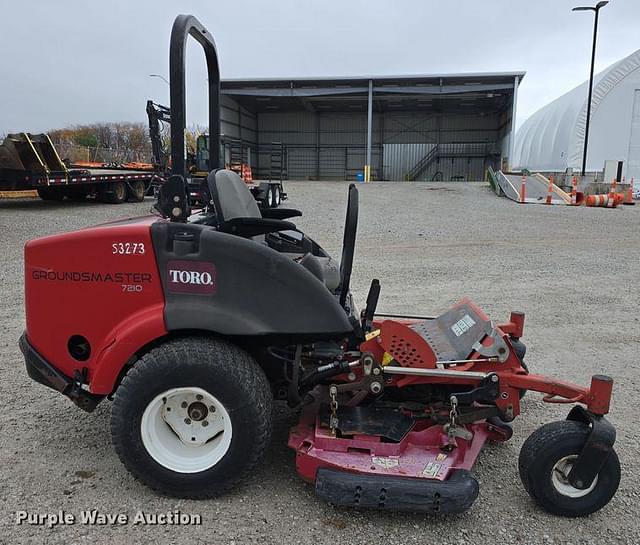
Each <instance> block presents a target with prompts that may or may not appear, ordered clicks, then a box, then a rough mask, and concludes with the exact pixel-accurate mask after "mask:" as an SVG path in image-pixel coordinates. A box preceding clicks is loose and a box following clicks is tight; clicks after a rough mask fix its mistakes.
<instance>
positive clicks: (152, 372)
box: [111, 337, 272, 498]
mask: <svg viewBox="0 0 640 545" xmlns="http://www.w3.org/2000/svg"><path fill="white" fill-rule="evenodd" d="M271 405H272V395H271V390H270V388H269V384H268V382H267V379H266V377H265V375H264V372H263V371H262V369H261V368H260V367H259V366H258V364H257V363H256V362H255V361H254V360H253V359H252V358H251V357H250V356H249V355H248V354H247V353H246V352H244V351H243V350H241V349H239V348H237V347H236V346H234V345H232V344H229V343H227V342H224V341H220V340H214V339H209V338H204V337H191V338H184V339H177V340H173V341H169V342H167V343H165V344H163V345H161V346H159V347H157V348H155V349H153V350H152V351H151V352H149V353H147V354H145V355H144V356H143V357H142V358H141V359H140V360H139V361H138V362H137V363H135V364H134V366H133V367H132V368H131V369H130V370H129V372H128V373H127V374H126V376H125V377H124V379H123V381H122V384H121V385H120V387H119V388H118V390H117V391H116V395H115V399H114V403H113V409H112V414H111V434H112V438H113V443H114V446H115V449H116V452H117V453H118V456H119V457H120V460H121V461H122V462H123V464H124V465H125V466H126V468H127V469H128V470H129V471H130V472H131V473H132V474H133V476H134V477H136V478H137V479H138V480H140V481H142V482H143V483H144V484H146V485H148V486H150V487H151V488H153V489H156V490H158V491H160V492H162V493H164V494H167V495H170V496H176V497H186V498H209V497H213V496H217V495H219V494H221V493H223V492H225V491H226V490H228V489H229V488H231V487H232V486H233V485H234V484H236V483H237V482H238V481H239V480H240V479H242V478H243V477H244V476H245V475H247V474H248V473H249V472H250V471H251V470H252V469H253V467H254V466H255V465H256V464H257V462H258V461H259V460H260V458H261V457H262V455H263V453H264V451H265V449H266V447H267V444H268V442H269V438H270V435H271V418H272V416H271Z"/></svg>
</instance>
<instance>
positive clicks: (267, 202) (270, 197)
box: [263, 186, 275, 208]
mask: <svg viewBox="0 0 640 545" xmlns="http://www.w3.org/2000/svg"><path fill="white" fill-rule="evenodd" d="M274 201H275V196H274V194H273V187H272V186H269V187H268V188H267V195H266V197H265V199H264V204H263V206H264V207H265V208H275V206H273V203H274Z"/></svg>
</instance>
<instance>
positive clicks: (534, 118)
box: [512, 50, 640, 171]
mask: <svg viewBox="0 0 640 545" xmlns="http://www.w3.org/2000/svg"><path fill="white" fill-rule="evenodd" d="M638 70H640V50H638V51H636V52H634V53H632V54H631V55H629V56H628V57H625V58H624V59H622V60H620V61H618V62H616V63H615V64H612V65H611V66H609V67H608V68H606V69H605V70H604V71H602V72H600V73H599V74H597V75H596V76H595V77H594V84H593V98H592V102H591V120H592V121H593V120H594V118H595V117H596V115H597V112H598V108H599V107H600V106H601V105H602V104H603V103H604V101H605V100H606V99H607V96H608V95H609V94H610V93H611V92H612V91H613V90H614V89H615V88H616V87H617V86H618V85H619V84H620V83H621V82H622V81H623V80H624V79H625V78H628V77H629V76H631V75H633V74H637V73H638ZM588 83H589V82H588V81H585V82H584V83H582V84H581V85H578V86H577V87H576V88H574V89H572V90H571V91H569V92H568V93H566V94H564V95H562V96H561V97H559V98H557V99H556V100H554V101H553V102H550V103H549V104H547V105H546V106H544V107H543V108H541V109H540V110H538V111H537V112H535V113H534V114H533V115H531V117H529V118H528V119H527V120H526V121H525V122H524V123H523V125H522V127H520V129H518V132H517V134H516V142H515V146H514V160H513V162H512V164H513V166H514V167H515V168H529V169H536V170H552V171H555V170H557V171H563V170H565V169H566V168H567V167H573V168H577V167H579V166H580V165H581V163H582V153H583V147H584V135H585V127H586V120H587V97H588ZM610 122H611V123H612V124H615V123H616V120H615V119H611V120H610ZM611 130H615V126H614V125H611ZM590 134H591V131H590ZM591 143H592V142H591V138H590V139H589V157H592V153H591V152H592V149H591ZM593 157H598V154H597V153H594V154H593ZM594 160H595V159H594ZM596 167H597V168H599V165H593V164H591V165H588V169H589V170H594V169H595V168H596Z"/></svg>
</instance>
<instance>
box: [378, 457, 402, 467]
mask: <svg viewBox="0 0 640 545" xmlns="http://www.w3.org/2000/svg"><path fill="white" fill-rule="evenodd" d="M371 461H372V462H373V463H374V464H376V465H377V466H380V467H384V468H385V469H391V468H392V467H396V466H398V465H400V460H398V459H397V458H386V457H383V456H372V457H371Z"/></svg>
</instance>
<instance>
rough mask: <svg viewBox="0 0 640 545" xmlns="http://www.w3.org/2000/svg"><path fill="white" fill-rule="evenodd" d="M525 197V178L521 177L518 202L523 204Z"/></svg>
mask: <svg viewBox="0 0 640 545" xmlns="http://www.w3.org/2000/svg"><path fill="white" fill-rule="evenodd" d="M526 196H527V177H526V176H525V175H524V174H523V175H522V183H521V184H520V202H521V203H523V204H524V202H525V199H526Z"/></svg>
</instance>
